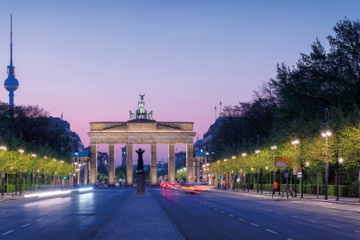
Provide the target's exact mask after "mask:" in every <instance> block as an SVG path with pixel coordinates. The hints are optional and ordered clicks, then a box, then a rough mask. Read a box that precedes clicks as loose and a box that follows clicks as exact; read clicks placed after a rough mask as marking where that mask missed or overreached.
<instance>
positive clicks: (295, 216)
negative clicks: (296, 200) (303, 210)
mask: <svg viewBox="0 0 360 240" xmlns="http://www.w3.org/2000/svg"><path fill="white" fill-rule="evenodd" d="M291 217H292V218H296V219H299V217H298V216H291Z"/></svg>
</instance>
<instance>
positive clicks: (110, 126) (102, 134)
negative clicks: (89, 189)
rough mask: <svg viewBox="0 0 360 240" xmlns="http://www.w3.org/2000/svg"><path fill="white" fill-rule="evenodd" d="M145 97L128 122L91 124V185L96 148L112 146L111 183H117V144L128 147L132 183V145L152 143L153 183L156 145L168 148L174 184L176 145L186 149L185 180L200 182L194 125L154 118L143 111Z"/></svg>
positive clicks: (128, 175)
mask: <svg viewBox="0 0 360 240" xmlns="http://www.w3.org/2000/svg"><path fill="white" fill-rule="evenodd" d="M144 96H145V95H140V101H139V102H138V109H137V110H136V112H135V114H134V113H133V112H131V111H129V113H130V119H129V120H128V121H126V122H91V123H90V132H89V133H88V135H89V137H90V182H91V183H92V184H96V180H97V145H98V144H108V146H109V184H110V185H113V184H114V180H115V145H116V144H126V180H127V184H128V185H132V184H133V145H134V144H149V145H150V146H151V148H150V158H151V160H150V183H151V184H152V185H156V184H157V144H167V145H168V147H169V155H168V156H169V162H168V176H169V181H170V182H175V144H184V145H185V147H186V181H187V182H188V183H193V182H195V181H198V180H199V176H196V173H197V172H198V171H196V169H197V168H199V162H196V161H194V158H193V155H194V143H193V138H194V136H195V132H194V131H193V125H194V123H193V122H158V121H155V120H154V119H153V111H150V112H149V113H148V112H147V111H146V109H145V108H144V106H145V102H144Z"/></svg>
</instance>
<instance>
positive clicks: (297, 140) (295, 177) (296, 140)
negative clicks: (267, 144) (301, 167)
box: [291, 139, 300, 197]
mask: <svg viewBox="0 0 360 240" xmlns="http://www.w3.org/2000/svg"><path fill="white" fill-rule="evenodd" d="M299 143H300V141H299V139H295V140H292V141H291V144H292V145H294V162H296V146H297V145H298V144H299ZM296 167H297V166H295V168H296ZM295 170H296V169H295ZM293 172H294V171H293ZM296 175H297V171H295V176H294V196H295V197H296V183H297V176H296Z"/></svg>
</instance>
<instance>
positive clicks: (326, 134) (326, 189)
mask: <svg viewBox="0 0 360 240" xmlns="http://www.w3.org/2000/svg"><path fill="white" fill-rule="evenodd" d="M331 135H332V132H331V131H330V130H325V131H323V132H321V136H322V137H323V138H325V155H326V160H325V200H327V199H328V183H329V157H328V138H329V137H330V136H331Z"/></svg>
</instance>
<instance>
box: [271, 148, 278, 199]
mask: <svg viewBox="0 0 360 240" xmlns="http://www.w3.org/2000/svg"><path fill="white" fill-rule="evenodd" d="M270 149H271V150H273V151H274V150H276V149H277V146H276V145H273V146H271V147H270ZM275 170H276V168H275V153H274V172H273V190H272V195H271V197H273V196H274V194H275V180H276V172H275ZM270 178H271V175H270ZM270 184H271V179H270ZM279 193H280V192H279Z"/></svg>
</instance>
